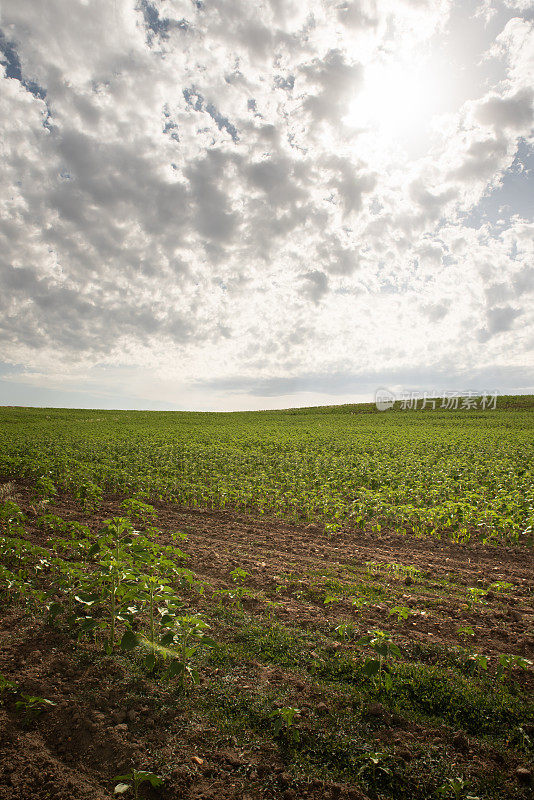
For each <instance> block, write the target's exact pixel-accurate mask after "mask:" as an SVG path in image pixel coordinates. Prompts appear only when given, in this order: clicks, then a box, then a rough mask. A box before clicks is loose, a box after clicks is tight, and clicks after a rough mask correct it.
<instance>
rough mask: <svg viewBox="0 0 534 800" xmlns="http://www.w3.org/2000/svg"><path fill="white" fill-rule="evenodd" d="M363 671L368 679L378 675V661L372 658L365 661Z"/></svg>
mask: <svg viewBox="0 0 534 800" xmlns="http://www.w3.org/2000/svg"><path fill="white" fill-rule="evenodd" d="M363 671H364V673H365V674H366V675H367V676H368V677H369V678H372V677H374V676H375V675H378V673H379V671H380V661H377V660H376V659H374V658H369V659H367V661H366V662H365V665H364V668H363Z"/></svg>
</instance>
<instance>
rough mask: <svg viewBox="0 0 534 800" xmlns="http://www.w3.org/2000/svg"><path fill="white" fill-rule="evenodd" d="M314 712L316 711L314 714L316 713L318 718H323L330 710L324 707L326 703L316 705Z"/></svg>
mask: <svg viewBox="0 0 534 800" xmlns="http://www.w3.org/2000/svg"><path fill="white" fill-rule="evenodd" d="M315 710H316V712H317V713H318V714H319V715H320V716H325V715H326V714H328V713H329V711H330V709H329V708H328V706H327V705H326V703H319V704H318V705H317V706H316V707H315Z"/></svg>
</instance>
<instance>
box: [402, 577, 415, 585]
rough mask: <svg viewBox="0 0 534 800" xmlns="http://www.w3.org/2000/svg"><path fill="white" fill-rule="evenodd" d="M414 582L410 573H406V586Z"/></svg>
mask: <svg viewBox="0 0 534 800" xmlns="http://www.w3.org/2000/svg"><path fill="white" fill-rule="evenodd" d="M412 583H413V579H412V578H411V577H410V576H409V575H406V577H405V579H404V585H405V586H411V585H412Z"/></svg>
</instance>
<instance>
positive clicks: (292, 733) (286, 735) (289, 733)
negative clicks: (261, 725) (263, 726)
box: [269, 706, 300, 744]
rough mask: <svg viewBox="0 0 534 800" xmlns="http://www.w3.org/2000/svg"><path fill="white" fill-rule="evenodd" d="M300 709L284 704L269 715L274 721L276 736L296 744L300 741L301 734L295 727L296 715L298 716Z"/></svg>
mask: <svg viewBox="0 0 534 800" xmlns="http://www.w3.org/2000/svg"><path fill="white" fill-rule="evenodd" d="M298 714H300V709H298V708H293V707H292V706H284V707H283V708H277V709H276V711H273V713H272V714H270V715H269V719H272V720H274V721H273V728H274V733H275V736H276V737H278V738H280V739H284V740H286V741H289V743H290V744H296V743H297V742H299V741H300V734H299V732H298V730H296V728H293V727H292V726H293V722H294V720H295V717H297V718H298Z"/></svg>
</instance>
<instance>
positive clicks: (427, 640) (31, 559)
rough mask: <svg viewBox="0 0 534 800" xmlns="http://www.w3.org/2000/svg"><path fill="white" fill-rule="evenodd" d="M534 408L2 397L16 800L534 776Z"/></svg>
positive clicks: (365, 788) (8, 794)
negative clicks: (189, 404)
mask: <svg viewBox="0 0 534 800" xmlns="http://www.w3.org/2000/svg"><path fill="white" fill-rule="evenodd" d="M533 411H534V398H531V397H510V398H501V399H500V400H499V404H498V407H497V409H496V410H494V411H439V410H436V411H428V412H407V411H401V410H399V409H398V408H397V409H395V410H392V411H389V412H385V413H380V412H377V411H375V410H374V408H373V407H371V406H340V407H325V408H316V409H293V410H287V411H278V412H254V413H236V414H198V413H181V412H179V413H178V412H176V413H175V412H161V413H160V412H105V411H82V410H79V411H67V410H51V409H30V408H26V409H23V408H4V409H0V524H1V533H0V597H1V602H2V604H1V610H0V626H1V627H0V630H1V632H2V635H1V637H0V800H26V799H27V798H30V797H31V798H40V799H41V800H45V798H46V799H47V800H48V798H50V799H52V800H77V799H78V798H80V800H82V799H83V800H105V799H106V798H111V797H117V796H124V797H126V798H128V797H131V798H134V797H136V796H137V795H138V796H139V797H140V798H153V799H154V800H155V799H156V798H168V800H174V799H175V798H195V799H196V800H201V798H204V800H209V799H211V798H213V800H215V798H217V799H218V800H234V799H235V800H237V799H238V798H239V799H241V800H260V798H272V799H273V800H299V799H300V798H309V800H319V798H325V797H326V798H333V800H337V798H345V799H348V798H354V800H364V799H365V798H372V799H373V800H374V799H375V798H381V800H397V799H399V800H412V799H413V800H429V798H436V800H438V798H458V799H459V800H467V798H469V797H470V798H480V800H500V799H501V798H517V799H518V800H519V799H521V800H526V798H528V797H531V796H532V786H533V782H534V777H533V776H534V772H533V755H534V703H533V701H532V697H533V688H534V674H533V671H532V660H533V656H534V631H533V628H532V624H533V620H534V602H533V601H534V595H533V574H534V571H533V566H534V558H533V549H532V548H533V542H534V536H533V523H534V467H533V463H534V439H533V436H532V433H533V420H534V417H533Z"/></svg>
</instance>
